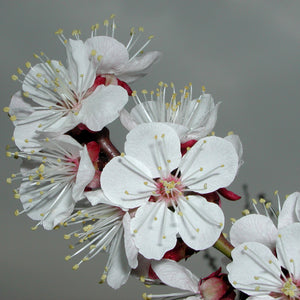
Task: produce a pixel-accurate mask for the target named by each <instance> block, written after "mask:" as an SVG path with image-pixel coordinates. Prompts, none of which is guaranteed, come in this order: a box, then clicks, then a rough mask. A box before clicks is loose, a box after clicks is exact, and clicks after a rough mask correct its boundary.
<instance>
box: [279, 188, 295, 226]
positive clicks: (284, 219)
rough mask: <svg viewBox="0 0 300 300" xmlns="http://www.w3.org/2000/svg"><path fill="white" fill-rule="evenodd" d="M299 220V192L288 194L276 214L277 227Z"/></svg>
mask: <svg viewBox="0 0 300 300" xmlns="http://www.w3.org/2000/svg"><path fill="white" fill-rule="evenodd" d="M295 222H300V193H299V192H295V193H293V194H291V195H289V196H288V197H287V198H286V200H285V201H284V203H283V206H282V209H281V211H280V213H279V216H278V228H279V229H280V228H282V227H284V226H287V225H290V224H292V223H295Z"/></svg>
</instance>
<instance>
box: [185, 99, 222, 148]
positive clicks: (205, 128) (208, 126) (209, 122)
mask: <svg viewBox="0 0 300 300" xmlns="http://www.w3.org/2000/svg"><path fill="white" fill-rule="evenodd" d="M219 105H220V103H218V104H217V105H215V106H213V108H212V109H211V111H209V112H207V115H206V116H205V118H203V120H202V122H201V123H200V122H199V121H198V124H197V125H196V126H193V127H192V126H190V127H191V130H190V131H189V132H188V134H187V135H186V136H185V137H184V138H183V139H182V142H183V143H184V142H187V141H189V140H199V139H200V138H203V137H205V136H207V135H208V134H209V133H210V132H211V131H212V130H213V128H214V127H215V124H216V121H217V114H218V108H219ZM195 119H196V120H197V118H195Z"/></svg>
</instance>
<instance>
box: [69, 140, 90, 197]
mask: <svg viewBox="0 0 300 300" xmlns="http://www.w3.org/2000/svg"><path fill="white" fill-rule="evenodd" d="M94 175H95V168H94V165H93V163H92V161H91V159H90V156H89V153H88V151H87V148H86V146H84V147H83V150H82V151H81V152H80V163H79V168H78V171H77V175H76V181H75V184H74V187H73V193H72V195H73V198H74V200H75V201H79V200H81V199H83V198H84V194H83V192H84V189H85V187H86V186H87V185H88V184H89V183H90V182H91V181H92V179H93V177H94Z"/></svg>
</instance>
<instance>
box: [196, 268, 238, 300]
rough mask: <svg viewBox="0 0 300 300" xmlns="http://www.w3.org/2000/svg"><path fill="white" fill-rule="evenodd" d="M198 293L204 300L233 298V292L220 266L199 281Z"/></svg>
mask: <svg viewBox="0 0 300 300" xmlns="http://www.w3.org/2000/svg"><path fill="white" fill-rule="evenodd" d="M199 292H200V295H201V296H202V297H203V298H204V299H205V300H234V299H235V292H234V290H233V287H232V286H231V285H230V283H229V281H228V278H227V275H226V274H224V273H221V268H219V269H218V270H217V271H216V272H213V273H212V274H210V275H209V276H208V277H206V278H203V279H201V280H200V282H199Z"/></svg>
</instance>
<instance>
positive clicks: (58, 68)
mask: <svg viewBox="0 0 300 300" xmlns="http://www.w3.org/2000/svg"><path fill="white" fill-rule="evenodd" d="M54 80H56V81H58V84H59V85H60V87H57V86H56V85H55V84H54V83H53V82H54ZM69 81H70V78H69V75H68V72H67V70H66V69H65V67H64V66H62V65H61V63H60V62H58V61H55V60H51V64H48V63H40V64H36V65H35V66H33V67H32V68H31V69H30V70H29V72H28V73H27V74H26V76H25V78H24V82H23V85H22V89H23V90H24V92H28V93H29V97H30V98H31V99H32V100H33V101H34V102H35V103H37V104H38V105H40V106H45V107H49V106H51V105H55V104H57V98H56V97H60V96H59V93H60V91H62V93H64V86H65V84H66V83H68V82H69ZM54 88H56V90H57V92H54V91H53V90H54ZM29 101H30V100H29Z"/></svg>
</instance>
